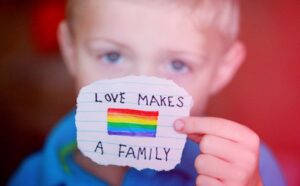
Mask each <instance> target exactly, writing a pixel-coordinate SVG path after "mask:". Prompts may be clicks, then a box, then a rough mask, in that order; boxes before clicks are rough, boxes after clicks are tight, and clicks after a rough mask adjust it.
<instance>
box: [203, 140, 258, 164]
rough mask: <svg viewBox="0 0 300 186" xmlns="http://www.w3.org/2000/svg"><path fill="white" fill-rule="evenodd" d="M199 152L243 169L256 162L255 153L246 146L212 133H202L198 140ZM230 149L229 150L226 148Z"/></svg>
mask: <svg viewBox="0 0 300 186" xmlns="http://www.w3.org/2000/svg"><path fill="white" fill-rule="evenodd" d="M200 148H201V152H202V153H204V154H209V155H212V156H215V157H218V158H220V159H223V160H225V161H228V162H230V163H234V164H236V165H238V166H240V167H242V168H244V169H247V168H248V167H249V164H250V165H255V164H257V161H258V160H257V154H256V153H254V152H252V151H251V150H249V149H247V148H246V147H244V146H242V145H240V144H238V143H235V142H233V141H230V140H226V139H224V138H220V137H217V136H213V135H204V136H203V137H202V139H201V141H200ZM228 149H230V150H228Z"/></svg>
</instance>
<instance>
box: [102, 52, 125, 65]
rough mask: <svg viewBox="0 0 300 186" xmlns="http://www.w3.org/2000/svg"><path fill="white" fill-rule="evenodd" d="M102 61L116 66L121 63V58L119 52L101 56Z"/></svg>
mask: <svg viewBox="0 0 300 186" xmlns="http://www.w3.org/2000/svg"><path fill="white" fill-rule="evenodd" d="M102 60H103V61H104V62H105V63H109V64H118V63H121V62H123V57H122V55H121V54H120V53H119V52H108V53H106V54H104V55H103V56H102Z"/></svg>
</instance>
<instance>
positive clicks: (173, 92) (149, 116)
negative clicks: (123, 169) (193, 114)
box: [76, 76, 192, 171]
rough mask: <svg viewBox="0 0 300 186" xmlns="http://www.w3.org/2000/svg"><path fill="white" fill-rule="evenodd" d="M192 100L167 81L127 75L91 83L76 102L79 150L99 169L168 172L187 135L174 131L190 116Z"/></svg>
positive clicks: (178, 160) (172, 166)
mask: <svg viewBox="0 0 300 186" xmlns="http://www.w3.org/2000/svg"><path fill="white" fill-rule="evenodd" d="M191 107H192V97H191V96H190V95H189V94H188V93H187V92H186V91H185V90H184V89H183V88H181V87H179V86H178V85H176V84H175V83H174V82H173V81H171V80H165V79H160V78H156V77H146V76H127V77H123V78H119V79H111V80H102V81H97V82H94V83H92V84H90V85H88V86H86V87H84V88H82V89H81V91H80V93H79V95H78V98H77V110H76V128H77V145H78V148H79V149H80V151H81V152H82V153H83V154H84V155H85V156H87V157H89V158H91V159H92V160H93V161H94V162H96V163H98V164H101V165H119V166H131V167H135V168H136V169H138V170H142V169H146V168H150V169H155V170H159V171H160V170H171V169H173V168H175V166H176V165H177V164H178V163H180V161H181V156H182V150H183V148H184V145H185V142H186V135H184V134H179V133H177V132H176V131H175V130H174V129H173V123H174V121H175V120H176V119H178V118H181V117H185V116H189V114H190V109H191Z"/></svg>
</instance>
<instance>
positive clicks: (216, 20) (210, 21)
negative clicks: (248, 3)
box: [66, 0, 240, 42]
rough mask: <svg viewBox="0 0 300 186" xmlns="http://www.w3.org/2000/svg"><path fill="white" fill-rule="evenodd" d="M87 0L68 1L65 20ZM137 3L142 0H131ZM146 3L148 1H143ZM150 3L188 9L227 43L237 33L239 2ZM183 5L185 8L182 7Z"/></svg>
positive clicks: (190, 0) (180, 0) (184, 0)
mask: <svg viewBox="0 0 300 186" xmlns="http://www.w3.org/2000/svg"><path fill="white" fill-rule="evenodd" d="M85 1H87V0H68V5H67V15H66V17H67V20H68V21H69V22H71V20H72V19H73V17H74V14H75V12H76V8H78V7H80V6H82V5H79V3H80V2H81V3H83V2H85ZM128 1H129V0H128ZM131 1H139V2H141V1H142V0H131ZM144 1H148V2H149V0H144ZM151 2H165V3H167V2H168V3H171V2H172V3H176V4H177V5H179V6H180V7H188V8H189V10H192V12H193V13H195V14H196V15H197V16H196V17H197V19H198V20H197V22H198V23H200V24H201V26H202V27H203V26H206V27H208V28H211V27H213V28H215V29H216V30H217V31H218V32H220V33H221V34H222V36H223V37H224V38H225V39H226V40H228V41H229V42H232V41H234V40H235V39H236V38H237V36H238V33H239V17H240V15H239V14H240V6H239V0H151ZM183 5H185V6H183Z"/></svg>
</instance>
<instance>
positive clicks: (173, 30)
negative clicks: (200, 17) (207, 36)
mask: <svg viewBox="0 0 300 186" xmlns="http://www.w3.org/2000/svg"><path fill="white" fill-rule="evenodd" d="M89 1H90V4H86V8H87V9H86V10H87V11H85V12H82V13H81V16H80V17H79V18H78V21H79V25H77V26H76V27H77V32H78V29H79V30H80V31H79V32H82V33H79V34H83V33H85V34H86V33H88V34H89V37H90V38H89V39H93V38H97V37H99V35H100V36H101V37H103V36H104V37H107V38H109V39H110V40H114V39H116V40H117V41H124V40H125V41H124V42H125V43H128V42H131V43H134V41H135V40H138V39H140V40H145V42H146V40H147V39H150V38H151V39H152V40H151V42H153V43H160V44H166V45H172V44H173V45H177V44H178V43H179V39H178V38H180V42H181V45H182V46H177V48H188V47H191V46H192V48H199V47H200V46H199V45H200V43H201V44H202V43H203V38H202V37H201V36H202V35H201V34H200V33H199V30H198V28H197V27H196V26H195V25H194V23H193V21H191V20H188V19H187V18H188V17H187V16H188V15H185V13H184V12H182V11H180V9H178V8H175V7H170V6H157V5H155V4H152V5H149V6H146V4H142V3H138V4H136V3H132V2H133V0H125V1H122V0H100V1H99V0H89ZM94 3H95V4H94ZM189 18H190V17H189ZM82 24H84V26H83V25H82ZM75 32H76V31H75ZM161 36H165V37H161ZM200 40H201V41H200Z"/></svg>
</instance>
